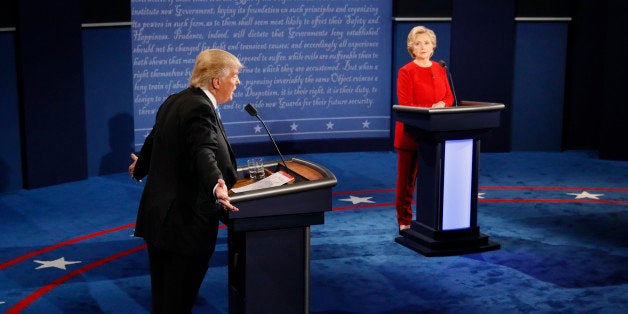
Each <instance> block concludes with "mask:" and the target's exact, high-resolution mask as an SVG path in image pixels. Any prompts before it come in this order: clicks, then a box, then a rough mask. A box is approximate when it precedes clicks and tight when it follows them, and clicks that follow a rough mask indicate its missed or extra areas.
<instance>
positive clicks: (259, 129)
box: [253, 124, 262, 133]
mask: <svg viewBox="0 0 628 314" xmlns="http://www.w3.org/2000/svg"><path fill="white" fill-rule="evenodd" d="M253 129H255V133H262V127H261V126H259V124H258V125H256V126H255V127H254V128H253Z"/></svg>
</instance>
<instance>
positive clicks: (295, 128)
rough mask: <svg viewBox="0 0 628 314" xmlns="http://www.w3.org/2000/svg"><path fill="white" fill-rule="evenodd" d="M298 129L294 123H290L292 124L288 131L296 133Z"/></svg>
mask: <svg viewBox="0 0 628 314" xmlns="http://www.w3.org/2000/svg"><path fill="white" fill-rule="evenodd" d="M298 127H299V126H298V125H297V124H296V123H294V122H292V124H291V125H290V131H296V130H297V128H298Z"/></svg>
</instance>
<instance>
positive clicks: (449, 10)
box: [0, 0, 628, 192]
mask: <svg viewBox="0 0 628 314" xmlns="http://www.w3.org/2000/svg"><path fill="white" fill-rule="evenodd" d="M624 12H626V4H625V2H623V1H617V0H606V1H596V2H595V3H593V2H591V1H585V0H580V1H530V0H528V1H524V0H520V1H515V0H508V1H500V0H492V1H484V0H477V1H463V0H452V1H421V2H416V1H409V0H408V1H401V0H399V1H394V2H393V8H392V16H390V23H391V24H392V34H391V36H392V37H393V47H392V48H391V51H392V55H391V56H382V58H388V59H389V60H390V62H391V66H390V72H391V73H390V76H391V78H392V79H391V80H390V82H381V84H382V86H381V87H380V88H381V89H385V88H389V89H390V90H391V91H394V83H395V80H396V71H397V69H398V67H399V66H400V65H401V64H404V63H406V62H408V61H409V58H408V56H407V52H406V51H405V47H404V43H405V36H406V35H407V30H408V29H409V28H410V27H412V26H414V25H419V24H424V25H427V26H428V27H432V28H434V29H436V30H437V35H438V37H439V46H438V48H437V56H436V58H435V59H443V60H445V61H447V63H448V64H449V65H450V69H451V71H452V73H453V76H454V81H455V86H456V92H457V94H458V96H459V98H460V99H466V100H478V101H490V102H502V103H505V104H506V105H507V110H505V111H504V112H503V114H502V126H501V127H500V128H499V129H497V130H495V131H494V132H492V133H491V135H490V136H489V137H487V138H486V140H484V142H483V150H484V151H486V152H509V151H522V150H525V151H561V150H565V149H593V150H597V151H598V152H599V156H600V158H603V159H620V160H626V159H628V155H627V152H626V147H627V146H628V145H626V144H627V141H626V139H625V134H628V130H627V129H626V125H627V124H626V123H625V119H626V116H627V115H626V109H625V108H626V106H625V105H623V99H620V97H622V93H621V92H620V91H621V87H620V86H619V84H621V83H620V82H622V77H621V75H622V73H625V58H624V57H623V54H621V51H622V50H621V48H622V47H623V46H625V36H623V34H621V33H620V29H621V28H620V27H619V24H620V22H621V21H622V18H623V15H624ZM130 17H131V14H130V2H129V1H78V0H73V1H60V0H57V1H47V2H44V3H41V2H39V1H34V0H25V1H15V0H14V1H3V2H2V3H1V4H0V47H1V49H0V69H1V71H0V81H1V82H2V83H1V84H0V92H2V95H3V97H2V98H0V125H2V127H3V132H0V192H11V191H16V190H19V189H22V188H27V189H30V188H37V187H43V186H49V185H55V184H58V183H63V182H69V181H77V180H82V179H85V178H88V177H92V176H98V175H103V174H109V173H117V172H123V171H125V170H126V166H127V165H128V161H129V159H128V154H129V152H131V151H132V150H133V147H132V145H133V116H134V111H133V110H134V109H133V83H132V59H131V38H132V37H131V36H132V34H131V23H130V22H131V19H130ZM394 103H395V93H394V92H391V99H390V102H389V103H385V104H379V105H381V106H385V107H390V106H391V105H392V104H394ZM263 116H264V117H268V115H263ZM391 118H392V117H391ZM391 122H392V121H391ZM390 125H394V124H393V123H391V124H390ZM279 146H280V148H281V149H282V150H283V151H284V153H285V154H289V153H304V152H333V151H367V150H390V149H391V146H392V145H391V138H390V137H388V138H374V139H370V138H362V139H344V140H328V139H326V138H325V137H324V136H321V138H319V139H310V140H302V141H301V140H299V141H280V143H279ZM236 153H237V154H238V155H239V156H247V155H252V154H256V155H266V154H272V145H271V144H270V143H268V142H267V141H266V140H265V139H263V138H261V137H260V141H259V142H257V143H254V144H242V145H238V146H237V147H236Z"/></svg>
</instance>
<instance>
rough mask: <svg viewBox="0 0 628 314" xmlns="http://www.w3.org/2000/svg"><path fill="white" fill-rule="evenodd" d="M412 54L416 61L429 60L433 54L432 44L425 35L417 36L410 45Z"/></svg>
mask: <svg viewBox="0 0 628 314" xmlns="http://www.w3.org/2000/svg"><path fill="white" fill-rule="evenodd" d="M412 53H413V54H414V59H416V60H429V59H430V58H431V57H432V54H434V44H433V43H432V40H431V39H430V36H428V35H427V34H425V33H423V34H417V35H416V36H414V42H413V43H412Z"/></svg>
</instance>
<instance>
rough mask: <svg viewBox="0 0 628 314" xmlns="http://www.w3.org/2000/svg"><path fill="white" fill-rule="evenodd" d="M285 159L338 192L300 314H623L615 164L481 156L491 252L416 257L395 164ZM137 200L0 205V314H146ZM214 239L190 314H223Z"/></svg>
mask: <svg viewBox="0 0 628 314" xmlns="http://www.w3.org/2000/svg"><path fill="white" fill-rule="evenodd" d="M287 157H288V156H287ZM290 157H299V158H302V159H306V160H310V161H313V162H315V163H318V164H321V165H323V166H325V167H327V168H328V169H330V170H331V171H332V172H333V173H334V174H335V175H336V177H337V178H338V185H337V186H336V187H335V188H334V195H333V203H332V204H333V208H334V211H333V212H329V213H327V214H326V215H325V224H323V225H316V226H312V228H311V237H312V239H311V245H312V248H311V271H310V274H311V278H310V280H311V283H310V304H311V305H310V310H311V313H320V314H323V313H463V312H464V313H506V312H508V313H626V312H628V250H627V244H628V231H627V228H626V226H627V225H628V207H627V205H628V163H627V162H618V161H605V160H600V159H598V158H597V156H596V155H595V154H594V153H592V152H586V151H568V152H562V153H537V152H534V153H524V152H517V153H483V154H482V155H481V165H480V193H481V194H480V197H481V198H480V200H479V206H478V207H479V209H478V222H479V225H480V228H481V231H482V233H485V234H487V235H488V236H489V237H490V239H491V240H492V241H495V242H498V243H499V244H500V245H501V249H499V250H497V251H491V252H486V253H481V254H468V255H461V256H450V257H424V256H422V255H420V254H417V253H416V252H414V251H412V250H410V249H407V248H406V247H404V246H401V245H399V244H397V243H395V242H394V238H395V237H396V236H397V226H396V220H395V213H394V207H393V204H394V184H395V172H396V155H395V154H394V153H392V152H368V153H364V152H360V153H331V154H306V155H298V156H290ZM265 159H266V160H274V159H276V158H274V157H265ZM238 161H239V163H240V164H242V163H243V160H238ZM141 191H142V185H141V184H137V183H135V182H132V181H131V180H130V179H129V178H128V175H127V174H124V173H122V174H115V175H109V176H101V177H93V178H90V179H88V180H84V181H79V182H72V183H67V184H61V185H57V186H52V187H46V188H41V189H34V190H22V191H18V192H15V193H8V194H2V195H0V213H2V219H1V221H0V233H1V234H2V241H1V242H0V312H7V313H11V312H13V311H17V310H22V312H23V313H47V314H52V313H149V308H150V291H149V277H148V271H147V256H146V251H145V250H144V249H143V244H144V243H143V241H142V240H141V239H136V238H133V237H132V236H131V234H132V233H133V229H132V223H133V222H134V220H135V214H136V210H137V204H138V201H139V197H140V194H141ZM585 192H586V193H585ZM226 236H227V233H226V230H225V229H222V230H221V231H220V233H219V239H218V245H217V248H216V249H217V251H216V253H215V255H214V257H213V258H212V261H211V266H210V269H209V271H208V273H207V276H206V279H205V282H204V284H203V287H202V288H201V293H200V296H199V299H198V302H197V305H196V307H195V313H227V266H226V265H227V252H226V250H227V244H226ZM52 261H57V263H53V262H52ZM63 262H65V263H63ZM47 266H48V267H47ZM63 268H65V269H63Z"/></svg>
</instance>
